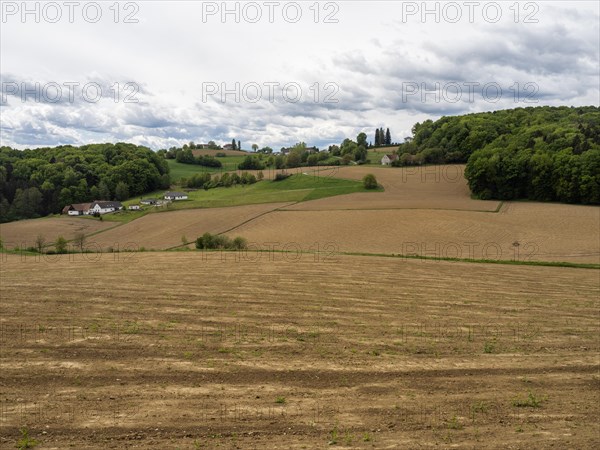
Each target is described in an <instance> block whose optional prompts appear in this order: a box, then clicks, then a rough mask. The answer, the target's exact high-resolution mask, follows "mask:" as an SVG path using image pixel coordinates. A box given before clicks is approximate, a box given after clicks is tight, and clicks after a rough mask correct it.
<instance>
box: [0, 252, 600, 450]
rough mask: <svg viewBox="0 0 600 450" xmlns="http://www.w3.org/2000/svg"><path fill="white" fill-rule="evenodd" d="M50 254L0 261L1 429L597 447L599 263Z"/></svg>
mask: <svg viewBox="0 0 600 450" xmlns="http://www.w3.org/2000/svg"><path fill="white" fill-rule="evenodd" d="M87 257H88V258H92V257H98V255H88V256H87ZM55 258H58V259H52V260H41V261H40V260H35V259H34V258H33V257H25V258H21V257H19V256H6V255H4V259H3V261H2V267H1V272H0V276H1V280H2V303H1V304H0V312H1V316H0V317H1V323H0V343H1V344H2V361H1V363H2V370H1V371H0V395H1V397H0V400H1V405H0V406H1V409H0V411H1V412H2V420H1V422H0V424H1V430H0V431H1V438H0V439H1V440H0V447H2V448H11V447H14V444H15V443H16V441H17V439H18V436H19V433H18V428H19V427H23V426H26V427H27V428H28V429H29V433H30V436H32V437H34V438H36V439H38V440H40V441H41V443H42V445H41V446H40V448H66V447H73V448H90V449H92V448H93V449H96V448H185V449H188V448H189V449H193V448H215V447H220V448H331V447H333V448H336V447H350V448H433V447H437V448H447V447H451V446H457V447H459V448H499V447H502V448H522V449H526V448H527V449H530V448H534V449H537V448H540V449H541V448H549V447H553V448H578V449H579V448H581V449H585V448H597V444H598V432H599V431H600V429H599V424H598V420H597V418H598V413H599V412H600V407H599V405H600V401H599V400H600V398H599V397H600V395H599V392H600V390H599V389H598V388H599V387H600V386H599V383H600V378H599V376H598V368H599V367H598V351H599V343H598V335H597V330H598V328H597V327H598V316H597V311H598V307H599V306H600V304H599V300H598V299H599V294H600V290H599V286H598V271H596V270H585V269H566V268H547V267H523V266H497V265H490V264H483V265H480V264H467V263H449V262H434V261H417V260H401V259H390V258H374V257H340V256H336V255H313V254H299V255H295V256H294V255H283V254H251V253H249V254H238V255H237V256H236V255H235V254H219V253H210V254H202V253H196V252H193V253H152V254H147V253H146V254H127V255H125V254H121V255H119V254H114V255H107V254H103V255H100V260H98V261H89V260H84V259H83V256H81V255H75V256H73V255H71V256H65V255H63V256H61V257H55ZM236 259H237V260H236ZM295 259H297V260H295ZM530 392H531V394H532V396H533V400H531V398H530V399H529V401H530V402H531V401H533V402H534V403H535V401H539V402H540V403H539V406H538V407H534V406H521V407H520V406H516V405H517V404H518V403H519V402H525V403H527V399H528V395H529V393H530ZM334 442H335V443H334Z"/></svg>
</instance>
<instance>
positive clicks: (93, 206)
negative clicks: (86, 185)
mask: <svg viewBox="0 0 600 450" xmlns="http://www.w3.org/2000/svg"><path fill="white" fill-rule="evenodd" d="M120 209H123V205H122V204H121V202H109V201H105V200H94V201H93V202H92V203H73V204H71V205H67V206H65V207H64V208H63V210H62V213H63V214H68V215H69V216H88V215H91V214H107V213H111V212H114V211H118V210H120Z"/></svg>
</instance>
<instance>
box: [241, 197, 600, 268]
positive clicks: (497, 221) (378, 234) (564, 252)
mask: <svg viewBox="0 0 600 450" xmlns="http://www.w3.org/2000/svg"><path fill="white" fill-rule="evenodd" d="M504 207H505V208H506V210H504V209H501V210H500V212H499V213H490V212H474V211H443V210H441V211H435V210H393V209H390V210H379V211H369V210H353V211H351V210H345V211H335V210H333V211H297V210H291V208H289V207H288V208H285V210H282V211H274V212H272V213H270V214H268V215H265V216H262V217H259V218H257V219H256V220H253V221H251V222H249V223H247V224H244V225H242V226H240V227H238V228H236V229H234V230H233V231H232V232H231V233H232V234H234V235H236V236H237V235H240V236H244V237H245V238H247V239H248V240H249V241H251V242H253V243H255V244H256V245H258V246H260V247H262V248H269V245H271V248H273V247H272V244H268V243H273V242H276V243H279V248H278V249H282V248H283V247H284V246H286V245H287V246H288V249H292V250H293V249H295V248H296V246H300V247H301V248H302V249H303V250H304V251H306V250H308V249H310V248H316V247H317V245H320V246H321V247H323V246H324V245H328V246H330V248H335V249H336V251H341V252H364V253H385V254H392V253H394V254H402V255H409V254H414V255H418V256H429V257H436V258H468V259H498V260H500V259H501V260H515V261H559V262H560V261H567V262H575V263H596V264H598V263H600V239H599V237H598V229H600V209H599V208H597V207H592V206H589V207H586V206H574V205H560V204H541V203H505V205H504ZM504 207H503V208H504ZM267 244H268V245H267Z"/></svg>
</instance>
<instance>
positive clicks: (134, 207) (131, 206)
mask: <svg viewBox="0 0 600 450" xmlns="http://www.w3.org/2000/svg"><path fill="white" fill-rule="evenodd" d="M127 209H129V210H130V211H139V210H140V209H141V207H140V205H129V206H128V207H127Z"/></svg>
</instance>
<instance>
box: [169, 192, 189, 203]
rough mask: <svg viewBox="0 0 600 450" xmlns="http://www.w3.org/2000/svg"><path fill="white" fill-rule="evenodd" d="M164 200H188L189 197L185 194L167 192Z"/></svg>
mask: <svg viewBox="0 0 600 450" xmlns="http://www.w3.org/2000/svg"><path fill="white" fill-rule="evenodd" d="M164 199H165V200H171V201H176V200H187V199H188V195H187V194H185V193H183V192H165V195H164Z"/></svg>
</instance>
